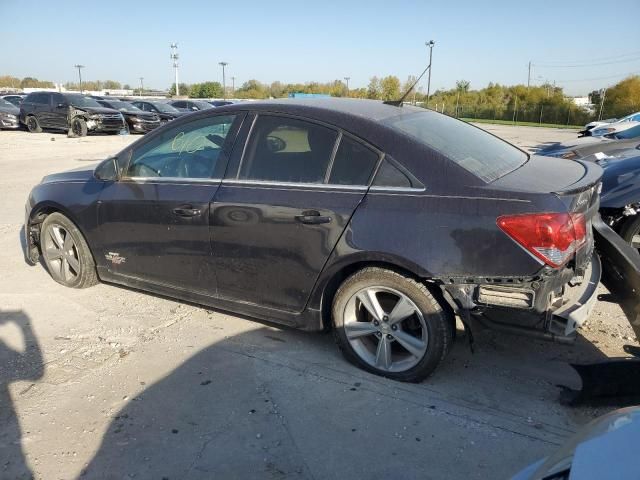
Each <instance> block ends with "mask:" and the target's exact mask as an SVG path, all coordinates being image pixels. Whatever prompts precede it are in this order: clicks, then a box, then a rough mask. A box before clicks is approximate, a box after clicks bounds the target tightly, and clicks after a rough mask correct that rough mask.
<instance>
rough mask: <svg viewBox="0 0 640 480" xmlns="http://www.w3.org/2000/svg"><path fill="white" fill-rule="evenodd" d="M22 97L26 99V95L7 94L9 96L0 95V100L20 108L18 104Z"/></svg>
mask: <svg viewBox="0 0 640 480" xmlns="http://www.w3.org/2000/svg"><path fill="white" fill-rule="evenodd" d="M24 97H26V95H19V94H9V95H2V96H1V97H0V98H2V99H3V100H6V101H7V102H9V103H11V104H13V105H14V106H16V107H18V108H20V104H21V103H22V101H23V100H24Z"/></svg>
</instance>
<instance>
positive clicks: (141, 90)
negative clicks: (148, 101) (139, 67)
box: [140, 77, 144, 96]
mask: <svg viewBox="0 0 640 480" xmlns="http://www.w3.org/2000/svg"><path fill="white" fill-rule="evenodd" d="M143 80H144V77H140V96H142V92H143V91H144V83H142V81H143Z"/></svg>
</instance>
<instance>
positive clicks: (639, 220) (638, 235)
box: [620, 215, 640, 251]
mask: <svg viewBox="0 0 640 480" xmlns="http://www.w3.org/2000/svg"><path fill="white" fill-rule="evenodd" d="M620 236H621V237H622V238H624V239H625V240H626V241H627V242H629V243H630V244H631V246H632V247H633V248H635V249H636V250H638V251H640V215H636V216H635V217H633V218H630V219H629V220H627V222H626V223H625V224H624V226H623V227H622V230H621V231H620Z"/></svg>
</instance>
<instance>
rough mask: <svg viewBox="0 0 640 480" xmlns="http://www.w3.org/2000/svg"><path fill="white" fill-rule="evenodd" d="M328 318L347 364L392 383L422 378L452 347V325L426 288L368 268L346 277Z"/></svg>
mask: <svg viewBox="0 0 640 480" xmlns="http://www.w3.org/2000/svg"><path fill="white" fill-rule="evenodd" d="M332 313H333V325H334V335H335V338H336V341H337V343H338V346H339V347H340V349H341V350H342V353H343V354H344V356H345V357H346V358H347V360H349V361H350V362H352V363H354V364H355V365H357V366H359V367H360V368H363V369H364V370H367V371H369V372H372V373H375V374H378V375H382V376H385V377H389V378H393V379H395V380H401V381H406V382H417V381H420V380H422V379H424V378H426V377H427V376H429V375H430V374H431V373H432V372H433V371H434V370H435V369H436V367H437V366H438V364H439V363H440V362H441V361H442V359H443V358H444V357H445V356H446V354H447V352H448V351H449V349H450V348H451V344H452V342H453V334H454V327H455V323H454V322H453V319H452V318H450V317H449V315H448V314H447V313H446V311H445V310H443V309H442V307H441V306H440V304H439V303H438V301H437V300H436V299H435V298H434V296H433V295H432V294H431V292H430V291H429V290H428V289H427V287H426V285H425V284H423V283H421V282H418V281H416V280H414V279H413V278H410V277H407V276H404V275H402V274H400V273H398V272H394V271H392V270H387V269H383V268H378V267H369V268H365V269H363V270H360V271H359V272H356V273H355V274H353V275H352V276H350V277H349V278H348V279H347V280H345V282H344V283H343V284H342V285H341V286H340V288H339V289H338V292H337V293H336V296H335V298H334V301H333V312H332Z"/></svg>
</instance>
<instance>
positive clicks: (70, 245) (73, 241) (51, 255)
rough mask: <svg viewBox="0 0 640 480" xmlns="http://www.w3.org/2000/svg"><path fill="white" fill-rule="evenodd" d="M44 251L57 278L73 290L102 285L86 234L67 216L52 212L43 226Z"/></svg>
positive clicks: (42, 247) (47, 262) (42, 243)
mask: <svg viewBox="0 0 640 480" xmlns="http://www.w3.org/2000/svg"><path fill="white" fill-rule="evenodd" d="M40 248H41V250H42V255H43V257H44V262H45V264H46V265H47V269H48V270H49V273H50V274H51V276H52V277H53V279H54V280H55V281H56V282H58V283H60V284H62V285H64V286H66V287H71V288H86V287H90V286H92V285H95V284H96V283H98V278H97V275H96V265H95V262H94V261H93V257H92V256H91V252H90V251H89V246H88V245H87V242H86V241H85V239H84V237H83V236H82V233H80V231H79V230H78V228H77V227H76V226H75V225H74V224H73V222H71V220H69V219H68V218H67V217H65V216H64V215H62V214H60V213H52V214H51V215H49V216H48V217H47V218H46V219H45V220H44V222H43V224H42V229H41V232H40Z"/></svg>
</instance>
